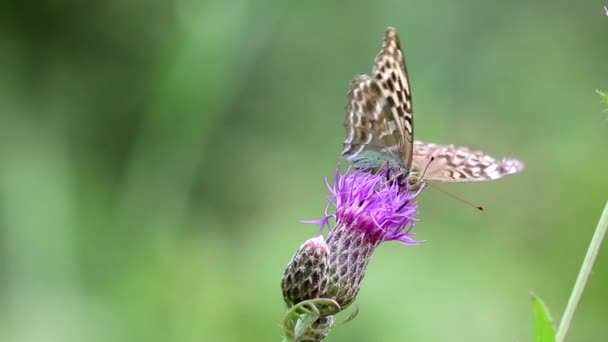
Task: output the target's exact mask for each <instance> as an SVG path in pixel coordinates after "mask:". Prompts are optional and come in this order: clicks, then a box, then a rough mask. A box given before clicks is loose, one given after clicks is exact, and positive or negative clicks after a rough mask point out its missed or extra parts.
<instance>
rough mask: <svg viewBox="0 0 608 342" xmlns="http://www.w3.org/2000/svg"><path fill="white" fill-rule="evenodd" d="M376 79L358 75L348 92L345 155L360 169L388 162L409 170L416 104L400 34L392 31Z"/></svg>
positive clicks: (376, 68) (378, 61) (386, 38)
mask: <svg viewBox="0 0 608 342" xmlns="http://www.w3.org/2000/svg"><path fill="white" fill-rule="evenodd" d="M372 73H373V77H370V76H368V75H361V76H357V77H356V78H355V79H354V80H353V81H352V82H351V87H350V90H349V92H348V104H347V106H346V120H345V126H346V131H347V136H346V140H345V141H344V150H343V151H342V155H343V156H344V157H345V158H346V159H348V160H349V161H351V162H352V163H353V165H354V166H355V167H357V168H365V169H372V170H373V169H378V168H380V167H381V166H382V165H383V164H385V163H386V162H388V163H389V164H391V165H392V166H395V167H398V168H399V169H409V167H410V166H411V160H412V146H413V143H412V134H413V130H412V127H413V126H412V123H413V122H412V119H413V116H412V103H411V93H410V88H409V83H408V80H407V72H406V69H405V63H404V60H403V53H402V52H401V47H400V43H399V37H398V36H397V32H396V31H395V30H394V29H392V28H388V29H387V30H386V32H385V36H384V44H383V46H382V50H381V51H380V53H379V54H378V56H377V57H376V61H375V65H374V69H373V72H372Z"/></svg>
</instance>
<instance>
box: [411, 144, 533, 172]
mask: <svg viewBox="0 0 608 342" xmlns="http://www.w3.org/2000/svg"><path fill="white" fill-rule="evenodd" d="M431 158H434V159H433V160H432V161H431ZM413 167H414V169H415V170H416V172H417V174H418V176H421V173H422V172H424V170H425V168H426V172H425V173H424V177H423V179H424V180H425V181H434V182H479V181H489V180H493V179H498V178H502V177H504V176H508V175H512V174H515V173H518V172H521V171H522V170H523V169H524V164H523V163H522V162H521V161H519V160H517V159H511V158H504V159H502V160H496V159H494V158H493V157H491V156H489V155H487V154H485V153H484V152H482V151H475V150H472V149H469V148H467V147H461V146H454V145H439V144H432V143H425V142H421V141H416V142H415V143H414V161H413Z"/></svg>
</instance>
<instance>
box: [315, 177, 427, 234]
mask: <svg viewBox="0 0 608 342" xmlns="http://www.w3.org/2000/svg"><path fill="white" fill-rule="evenodd" d="M325 183H326V185H327V188H328V189H329V191H330V192H331V195H330V196H329V201H328V204H327V206H326V208H325V216H324V217H323V218H321V219H319V220H315V221H303V222H305V223H315V224H320V225H321V229H323V228H324V227H325V226H329V220H330V218H335V219H336V221H337V222H339V223H342V224H344V225H346V226H348V227H350V228H351V229H353V230H358V231H363V232H365V234H366V236H368V237H369V238H370V239H372V240H378V242H381V241H393V240H395V241H399V242H401V243H403V244H405V245H417V244H419V243H420V241H417V240H415V239H413V238H412V236H413V235H414V233H413V232H412V231H411V228H412V226H413V224H414V222H415V221H416V218H415V214H416V211H417V210H418V203H417V202H416V201H414V200H415V198H416V196H418V194H419V193H420V191H422V189H423V188H424V184H423V185H422V186H420V187H419V188H418V189H417V190H416V191H413V189H412V188H411V187H410V186H409V185H407V184H406V185H405V187H404V186H403V185H399V183H398V182H397V181H396V180H395V181H387V177H386V174H385V173H380V174H371V173H369V172H365V171H355V172H352V173H349V170H347V171H346V172H345V173H344V174H341V173H340V170H337V171H336V176H335V179H334V184H333V185H330V184H329V183H328V182H327V180H326V181H325ZM406 183H407V182H406ZM330 206H333V207H335V208H336V212H335V214H328V210H329V207H330ZM406 228H407V229H406Z"/></svg>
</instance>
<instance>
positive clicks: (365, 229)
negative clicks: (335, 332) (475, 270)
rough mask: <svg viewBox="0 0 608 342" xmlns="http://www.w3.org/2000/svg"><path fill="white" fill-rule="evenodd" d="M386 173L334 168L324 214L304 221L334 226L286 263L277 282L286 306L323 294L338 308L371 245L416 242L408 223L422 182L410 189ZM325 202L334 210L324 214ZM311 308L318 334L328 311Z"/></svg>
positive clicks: (351, 291) (350, 294) (353, 291)
mask: <svg viewBox="0 0 608 342" xmlns="http://www.w3.org/2000/svg"><path fill="white" fill-rule="evenodd" d="M387 174H388V171H387V172H385V173H378V174H372V173H369V172H365V171H354V172H350V170H347V171H346V172H345V173H343V174H342V173H340V171H339V170H337V171H336V176H335V179H334V184H333V185H330V184H329V183H328V182H327V181H326V184H327V187H328V188H329V191H330V192H331V194H330V196H328V204H327V206H326V208H325V216H324V217H323V218H321V219H319V220H316V221H304V222H307V223H316V224H319V225H321V233H322V232H323V230H324V228H325V227H326V226H329V225H330V223H329V222H330V221H331V219H335V226H334V227H333V228H332V229H331V230H330V232H329V235H328V237H327V242H325V240H324V239H323V237H322V236H318V237H316V238H313V239H310V240H308V241H306V242H305V243H304V244H303V245H302V246H301V247H300V249H299V250H298V252H297V253H296V254H295V255H294V257H293V258H292V260H291V262H290V263H289V264H288V265H287V268H286V270H285V273H284V275H283V281H282V283H281V287H282V289H283V297H284V299H285V302H286V303H287V304H288V306H289V307H294V306H297V305H298V303H306V304H309V303H314V302H315V300H318V301H319V302H320V300H321V299H323V300H328V301H330V302H331V303H337V305H338V306H339V307H338V310H337V311H341V310H343V309H345V308H346V307H347V306H349V305H350V304H351V303H352V302H353V301H354V300H355V298H356V296H357V293H358V292H359V288H360V286H361V281H362V280H363V277H364V275H365V271H366V268H367V264H368V263H369V261H370V259H371V256H372V253H373V252H374V250H375V249H376V247H378V246H379V245H380V244H381V243H382V242H384V241H397V242H400V243H402V244H404V245H417V244H419V243H420V241H418V240H415V239H414V237H413V236H414V233H413V232H412V227H413V224H414V222H415V221H416V217H415V215H416V212H417V210H418V204H417V202H416V201H415V199H416V197H417V196H418V194H419V193H420V191H422V189H424V184H418V185H417V187H416V188H415V189H414V188H413V187H411V186H410V185H409V182H407V181H406V182H403V181H399V180H391V179H390V177H388V176H387ZM330 207H334V208H335V212H334V213H329V209H330ZM323 303H325V302H323ZM313 311H314V310H313ZM309 312H310V311H309ZM316 312H317V316H316V317H319V319H318V320H317V321H315V323H316V324H317V327H319V328H320V327H321V326H324V327H323V328H322V329H317V330H315V331H314V332H317V333H318V332H322V333H323V334H322V336H323V338H324V336H327V333H328V331H329V330H328V329H329V328H330V327H331V326H327V324H328V323H327V322H328V321H327V319H328V317H329V315H328V314H323V309H319V310H317V311H316ZM325 312H327V310H326V311H325ZM323 319H325V320H323ZM313 321H314V320H313ZM331 322H333V320H332V321H331ZM329 324H330V325H331V324H333V323H329ZM314 327H315V324H313V325H311V330H310V331H313V328H314ZM317 335H318V334H317ZM307 336H312V335H307ZM312 340H321V339H315V338H313V339H312Z"/></svg>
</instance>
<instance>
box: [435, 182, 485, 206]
mask: <svg viewBox="0 0 608 342" xmlns="http://www.w3.org/2000/svg"><path fill="white" fill-rule="evenodd" d="M426 184H427V185H430V186H431V187H432V188H434V189H437V190H439V191H440V192H443V193H444V194H446V195H448V196H450V197H452V198H453V199H455V200H457V201H460V202H462V203H464V204H467V205H470V206H471V207H473V208H475V209H478V210H480V211H484V210H485V209H484V208H483V207H482V206H480V205H476V204H473V203H471V202H469V201H467V200H465V199H464V198H462V197H459V196H456V195H454V194H453V193H451V192H447V191H445V190H443V189H442V188H440V187H438V186H437V185H434V184H432V183H426Z"/></svg>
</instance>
